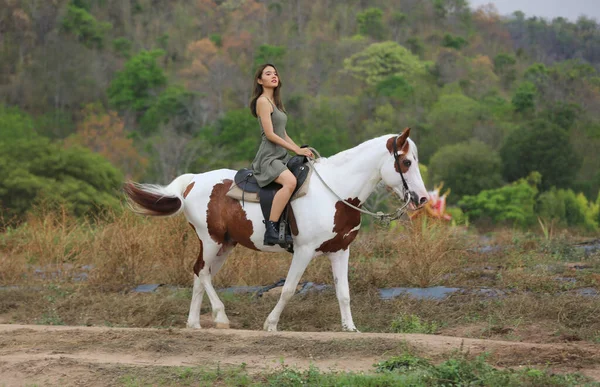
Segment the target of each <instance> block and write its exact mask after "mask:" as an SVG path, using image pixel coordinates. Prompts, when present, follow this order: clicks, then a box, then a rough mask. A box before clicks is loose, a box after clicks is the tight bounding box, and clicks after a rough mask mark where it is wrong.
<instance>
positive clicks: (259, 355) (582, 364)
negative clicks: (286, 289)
mask: <svg viewBox="0 0 600 387" xmlns="http://www.w3.org/2000/svg"><path fill="white" fill-rule="evenodd" d="M407 346H408V347H410V348H411V349H413V350H414V351H415V352H416V353H418V354H420V355H422V356H425V357H427V358H430V359H432V360H434V361H435V360H440V359H443V358H444V357H445V356H447V355H448V354H449V353H450V352H452V351H456V350H461V351H463V352H464V351H468V352H469V353H471V354H479V353H482V352H488V353H490V354H491V356H490V358H489V360H490V362H491V363H492V364H494V365H497V366H510V367H517V366H521V365H531V366H540V367H546V366H547V365H550V366H551V367H552V368H553V369H555V370H557V371H561V372H565V371H568V372H574V371H579V372H582V373H584V374H586V375H588V376H590V377H593V378H594V379H596V380H600V346H595V345H592V344H581V343H577V344H575V343H568V344H531V343H516V342H507V341H493V340H478V339H468V338H458V337H448V336H434V335H418V334H381V333H362V334H353V333H341V332H316V333H307V332H277V333H267V332H261V331H242V330H215V329H203V330H189V329H138V328H108V327H65V326H39V325H0V386H13V385H19V386H20V385H30V384H32V383H40V384H43V385H86V386H89V385H107V384H112V383H116V382H118V380H119V379H118V377H120V376H122V375H123V374H126V372H127V369H131V367H138V368H141V369H144V370H151V369H152V368H153V367H160V366H188V367H190V366H204V367H216V366H217V365H219V366H220V367H226V366H229V365H232V366H233V365H238V366H239V365H240V364H242V363H245V364H246V365H247V370H249V372H261V371H264V370H267V369H275V368H279V367H281V364H282V362H283V363H285V364H287V365H290V366H296V367H298V368H306V367H308V365H310V364H315V365H316V366H317V367H319V368H320V369H321V370H324V371H327V370H337V371H367V372H369V371H373V363H375V362H377V361H380V360H384V359H386V358H389V357H391V356H394V355H397V354H399V353H400V352H402V351H403V350H404V349H405V348H406V347H407Z"/></svg>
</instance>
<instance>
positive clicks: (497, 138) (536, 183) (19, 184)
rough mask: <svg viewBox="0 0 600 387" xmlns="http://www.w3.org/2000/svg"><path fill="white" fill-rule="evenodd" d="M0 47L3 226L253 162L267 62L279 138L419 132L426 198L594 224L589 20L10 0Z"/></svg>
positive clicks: (594, 56)
mask: <svg viewBox="0 0 600 387" xmlns="http://www.w3.org/2000/svg"><path fill="white" fill-rule="evenodd" d="M0 36H1V39H0V53H1V55H0V176H2V178H1V179H0V204H1V206H2V211H3V213H4V215H5V216H9V217H12V216H20V215H22V214H23V213H24V212H25V211H27V210H28V209H29V208H30V206H31V204H32V203H33V202H35V201H36V200H41V199H43V198H50V199H52V198H56V197H61V198H66V199H67V200H68V202H69V203H70V208H72V209H73V211H74V212H76V213H79V214H83V213H86V212H88V211H89V210H90V209H91V208H95V206H96V205H97V204H103V205H106V204H110V203H113V201H114V200H115V196H114V195H115V188H118V187H119V185H120V184H121V182H122V181H123V179H124V178H134V179H137V180H142V181H148V182H160V183H166V182H168V181H170V180H171V179H172V178H174V177H175V176H177V175H178V174H180V173H183V172H202V171H206V170H210V169H214V168H218V167H240V166H246V165H248V164H249V161H250V160H252V158H253V156H254V153H255V151H256V149H257V146H258V143H259V140H260V135H259V128H258V125H257V123H256V120H255V119H254V118H253V117H252V115H251V114H250V111H249V109H248V107H247V105H248V101H249V98H250V92H251V87H252V76H253V72H254V68H255V67H256V65H258V64H260V63H263V62H265V61H268V62H272V63H274V64H276V65H277V66H278V70H279V72H280V75H281V78H282V83H283V97H284V104H285V106H286V108H287V111H288V113H289V115H290V119H289V121H288V128H287V130H288V133H289V134H290V136H291V137H292V138H294V139H296V142H299V143H308V144H310V145H311V146H313V147H315V148H317V149H318V150H319V151H320V152H321V154H322V155H325V156H327V155H331V154H334V153H336V152H338V151H341V150H343V149H346V148H348V147H351V146H354V145H356V144H358V143H360V142H362V141H364V140H366V139H369V138H372V137H375V136H378V135H381V134H386V133H394V132H399V131H400V130H401V129H402V128H404V127H406V126H410V127H412V128H413V131H412V132H411V136H412V137H413V139H414V140H415V141H416V142H417V144H418V145H419V156H420V161H421V163H422V164H423V165H424V166H427V167H428V180H429V181H428V185H429V186H432V185H433V184H435V183H438V182H440V181H444V182H445V184H446V187H449V188H451V189H452V194H451V195H450V197H449V199H450V200H451V201H452V202H454V203H456V202H458V201H459V200H460V199H461V198H465V200H463V202H461V205H462V207H463V208H464V210H465V211H474V212H473V213H474V216H480V215H481V216H483V215H486V216H489V217H491V218H493V219H499V220H511V221H517V222H523V223H524V224H527V223H531V222H532V215H533V213H531V214H529V215H527V214H526V215H524V216H525V218H524V219H521V218H519V217H514V216H513V217H512V218H511V217H510V216H509V217H502V216H496V215H495V213H494V209H489V208H487V209H485V208H484V209H482V208H483V207H485V205H484V204H482V203H485V202H489V197H493V196H494V195H501V196H502V198H503V200H507V203H509V204H510V203H511V200H512V199H511V198H516V197H520V196H519V194H515V195H516V196H515V195H513V194H510V193H507V192H509V191H510V190H517V191H518V192H521V193H522V192H525V191H526V190H525V189H523V190H521V191H519V189H520V188H519V187H521V186H523V187H525V186H528V187H533V191H531V193H530V195H533V196H532V198H534V202H532V203H529V202H527V203H526V204H525V205H526V206H532V208H533V207H535V211H536V213H540V214H544V215H547V216H548V217H558V218H561V219H563V221H565V222H567V223H568V224H569V225H571V224H585V225H587V226H589V227H595V226H596V225H597V222H598V220H599V219H597V218H598V208H597V206H598V203H597V197H598V191H599V188H600V74H599V71H600V28H599V25H598V23H597V22H596V21H595V20H591V19H587V18H580V19H579V20H578V21H577V22H569V21H567V20H565V19H561V18H558V19H555V20H552V21H548V20H544V19H539V18H535V17H528V16H525V15H523V14H522V13H519V12H517V13H515V14H514V15H511V16H507V17H501V16H500V15H498V14H497V12H496V11H495V9H494V8H493V7H484V8H480V9H471V8H470V6H469V3H468V1H465V0H370V1H364V0H360V1H359V0H349V1H343V2H341V1H333V0H311V1H302V0H287V1H286V0H281V1H277V0H263V1H259V0H225V1H220V0H194V1H186V0H170V1H156V0H31V1H22V0H0ZM532 172H539V174H541V177H540V175H538V174H535V173H534V174H532ZM520 179H523V180H520ZM525 179H528V180H525ZM511 192H512V191H511ZM578 193H583V194H584V195H585V196H583V195H580V196H577V194H578ZM481 195H483V196H481ZM486 195H487V196H486ZM511 195H513V196H511ZM486 198H487V199H486ZM519 200H521V199H519ZM525 201H527V200H525ZM559 202H560V203H561V204H560V205H558V204H556V203H559ZM595 202H596V203H595ZM496 203H497V202H496ZM519 203H520V204H519V205H521V204H522V203H523V201H522V200H521V201H520V202H519ZM573 203H575V204H573ZM561 206H562V207H561ZM569 206H583V207H585V208H588V209H590V211H588V212H587V214H588V215H585V216H584V215H581V216H584V218H585V219H584V220H582V219H580V218H581V216H579V215H577V216H579V218H577V216H575V218H573V216H574V215H569V214H572V213H573V210H569V208H570V207H569ZM594 206H595V207H594ZM557 208H559V209H558V210H557ZM477 211H479V213H478V212H477ZM482 211H483V212H482ZM486 211H488V212H486ZM544 211H545V212H544ZM553 211H554V212H553ZM556 211H559V212H556ZM560 211H562V212H560ZM583 212H585V211H583ZM589 214H592V215H589ZM519 216H520V217H522V216H521V215H519ZM568 216H571V217H572V219H571V218H568ZM533 219H534V218H533ZM569 219H570V220H569Z"/></svg>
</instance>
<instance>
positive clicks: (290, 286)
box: [263, 247, 315, 332]
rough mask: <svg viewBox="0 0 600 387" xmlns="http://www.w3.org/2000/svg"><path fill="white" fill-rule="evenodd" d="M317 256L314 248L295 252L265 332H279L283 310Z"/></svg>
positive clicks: (299, 248)
mask: <svg viewBox="0 0 600 387" xmlns="http://www.w3.org/2000/svg"><path fill="white" fill-rule="evenodd" d="M314 255H315V250H314V248H313V247H297V248H295V251H294V258H292V264H291V266H290V270H289V271H288V274H287V277H286V279H285V283H284V284H283V289H282V290H281V297H279V301H278V302H277V305H275V308H273V310H272V311H271V313H270V314H269V317H267V320H266V321H265V324H264V326H263V328H264V330H265V331H269V332H275V331H277V324H278V323H279V316H281V312H283V308H285V305H286V304H287V303H288V301H289V300H290V298H292V296H293V295H294V293H295V292H296V287H297V286H298V282H300V278H302V274H304V270H306V267H307V266H308V264H309V263H310V261H311V260H312V259H313V257H314Z"/></svg>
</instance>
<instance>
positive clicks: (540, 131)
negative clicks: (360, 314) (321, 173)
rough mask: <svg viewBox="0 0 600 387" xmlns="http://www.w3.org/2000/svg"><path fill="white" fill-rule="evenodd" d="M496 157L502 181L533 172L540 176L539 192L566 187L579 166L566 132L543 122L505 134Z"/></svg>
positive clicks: (532, 123) (515, 178) (536, 122)
mask: <svg viewBox="0 0 600 387" xmlns="http://www.w3.org/2000/svg"><path fill="white" fill-rule="evenodd" d="M500 156H501V157H502V163H503V166H504V168H503V174H504V178H505V179H507V180H508V181H515V180H517V179H519V178H522V177H525V176H528V175H529V174H530V173H531V172H533V171H537V172H539V173H541V174H542V183H541V186H540V187H541V188H542V190H548V189H550V188H551V187H557V188H568V187H569V186H570V184H571V183H572V182H573V181H574V179H575V177H576V175H577V172H578V170H579V167H580V166H581V158H580V157H579V156H578V155H577V154H576V153H575V152H574V151H573V148H572V146H571V144H570V143H569V136H568V134H567V132H566V131H565V130H564V129H562V128H560V127H558V126H556V125H554V124H552V123H549V122H548V121H544V120H535V121H531V122H529V123H528V124H527V125H526V126H524V127H522V128H520V129H518V130H515V131H513V132H512V133H511V134H509V135H508V136H507V137H506V139H505V141H504V144H503V145H502V148H501V149H500Z"/></svg>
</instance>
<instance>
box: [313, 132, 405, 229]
mask: <svg viewBox="0 0 600 387" xmlns="http://www.w3.org/2000/svg"><path fill="white" fill-rule="evenodd" d="M308 149H310V150H311V151H312V152H313V154H315V155H316V156H317V157H316V158H315V159H319V158H321V155H320V154H319V152H317V150H316V149H315V148H312V147H309V148H308ZM399 157H400V155H399V154H398V152H397V147H396V141H395V140H394V158H395V162H396V165H398V171H400V172H399V173H400V176H401V177H402V184H403V185H404V198H403V199H402V200H404V202H405V203H404V204H403V205H402V206H401V207H399V208H398V209H397V210H396V211H395V212H393V213H392V212H390V213H388V214H384V213H383V212H381V211H378V212H376V213H374V212H371V211H368V210H363V209H362V208H359V207H357V206H355V205H353V204H352V203H350V202H348V201H347V200H346V199H344V198H342V197H341V196H340V195H338V194H337V193H336V192H335V191H334V190H333V188H331V187H330V186H329V185H328V184H327V183H326V182H325V179H323V177H322V176H321V174H319V171H317V168H315V164H314V161H313V160H312V159H311V158H309V157H307V159H308V162H309V164H310V166H311V167H312V169H313V171H314V172H315V173H316V174H317V176H318V177H319V179H321V182H322V183H323V185H325V187H326V188H327V189H328V190H329V191H330V192H331V193H332V194H334V195H335V196H336V197H337V198H338V199H339V200H340V201H341V202H342V203H344V204H345V205H347V206H348V207H350V208H353V209H355V210H357V211H359V212H362V213H363V214H366V215H370V216H373V217H374V218H376V219H377V220H378V221H379V222H381V223H382V224H389V223H390V222H391V221H392V220H396V219H399V218H400V217H401V216H402V215H404V213H405V212H406V211H405V209H406V207H407V206H408V205H409V204H410V200H407V197H408V198H410V195H409V193H408V184H406V180H405V179H404V176H403V174H402V170H401V169H400V165H399V161H398V158H399Z"/></svg>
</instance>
